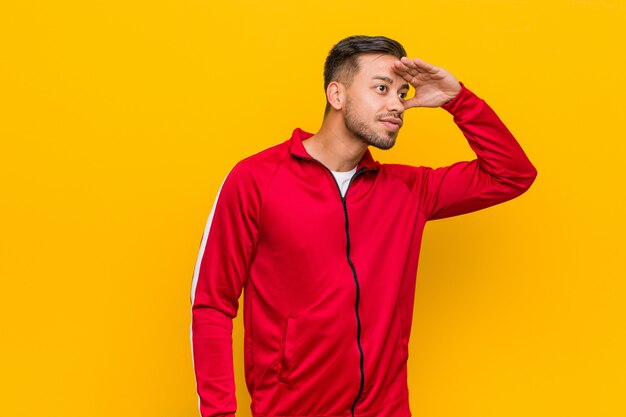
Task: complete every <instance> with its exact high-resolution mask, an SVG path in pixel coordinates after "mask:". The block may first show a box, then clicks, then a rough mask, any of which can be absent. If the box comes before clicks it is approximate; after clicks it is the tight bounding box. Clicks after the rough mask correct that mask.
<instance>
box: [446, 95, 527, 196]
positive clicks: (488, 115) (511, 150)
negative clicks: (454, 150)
mask: <svg viewBox="0 0 626 417" xmlns="http://www.w3.org/2000/svg"><path fill="white" fill-rule="evenodd" d="M442 108H444V109H445V110H447V111H448V112H450V114H452V115H453V116H454V121H455V123H456V124H457V126H458V127H459V129H461V131H462V132H463V135H464V136H465V138H466V139H467V140H468V142H469V145H470V147H471V148H472V150H473V151H474V152H475V153H476V156H477V162H478V164H479V166H480V168H481V169H482V170H483V171H484V172H485V173H487V174H488V175H489V176H490V177H492V179H493V180H494V181H496V182H499V183H501V184H502V185H503V186H504V187H508V188H511V192H514V191H519V192H520V193H521V192H523V191H525V190H526V189H528V187H530V185H531V184H532V183H533V181H534V179H535V177H536V175H537V170H536V169H535V167H534V166H533V165H532V163H531V162H530V160H529V159H528V157H527V156H526V154H525V153H524V151H523V150H522V147H521V146H520V145H519V143H518V142H517V140H516V139H515V137H514V136H513V135H512V134H511V132H510V131H509V129H508V128H507V127H506V126H505V125H504V123H503V122H502V121H501V120H500V118H499V117H498V116H497V115H496V113H495V112H494V111H493V109H492V108H491V107H490V106H489V105H488V104H487V103H485V101H484V100H482V99H481V98H479V97H477V96H476V95H475V94H474V93H473V92H471V91H470V90H468V89H467V88H466V87H465V86H463V89H462V90H461V92H460V93H459V94H458V95H457V97H455V98H454V99H453V100H451V101H450V102H448V103H446V104H444V105H443V106H442Z"/></svg>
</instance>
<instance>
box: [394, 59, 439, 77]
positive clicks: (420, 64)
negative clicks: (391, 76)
mask: <svg viewBox="0 0 626 417" xmlns="http://www.w3.org/2000/svg"><path fill="white" fill-rule="evenodd" d="M402 63H403V64H404V65H406V66H407V67H408V68H410V69H411V70H413V71H417V72H421V73H429V74H434V73H436V72H438V71H439V68H438V67H436V66H435V65H433V64H429V63H428V62H426V61H424V60H421V59H419V58H413V59H409V58H406V57H402Z"/></svg>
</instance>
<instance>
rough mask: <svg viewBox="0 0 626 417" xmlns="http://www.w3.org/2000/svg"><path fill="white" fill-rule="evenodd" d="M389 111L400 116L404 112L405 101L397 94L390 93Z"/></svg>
mask: <svg viewBox="0 0 626 417" xmlns="http://www.w3.org/2000/svg"><path fill="white" fill-rule="evenodd" d="M387 111H388V112H389V113H396V114H398V117H400V116H401V115H402V113H404V101H403V100H402V99H401V98H400V97H399V96H398V95H397V94H389V100H388V101H387Z"/></svg>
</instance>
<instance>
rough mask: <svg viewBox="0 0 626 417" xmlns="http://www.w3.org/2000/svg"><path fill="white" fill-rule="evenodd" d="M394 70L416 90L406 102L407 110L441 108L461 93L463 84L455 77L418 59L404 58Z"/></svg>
mask: <svg viewBox="0 0 626 417" xmlns="http://www.w3.org/2000/svg"><path fill="white" fill-rule="evenodd" d="M393 69H394V71H395V72H396V73H397V74H398V75H400V76H401V77H402V78H403V79H404V80H406V81H407V82H408V83H409V84H411V85H412V86H413V88H415V95H414V96H413V97H412V98H410V99H408V100H406V101H405V102H404V108H405V109H410V108H411V107H439V106H441V105H442V104H445V103H446V102H448V101H450V100H452V99H453V98H454V97H455V96H456V95H457V94H458V93H459V91H461V84H459V81H458V80H457V79H456V78H455V77H454V75H452V74H450V73H449V72H448V71H446V70H445V69H443V68H439V67H436V66H434V65H432V64H429V63H427V62H424V61H422V60H421V59H418V58H415V59H409V58H407V57H402V58H401V60H400V61H396V62H395V64H394V67H393Z"/></svg>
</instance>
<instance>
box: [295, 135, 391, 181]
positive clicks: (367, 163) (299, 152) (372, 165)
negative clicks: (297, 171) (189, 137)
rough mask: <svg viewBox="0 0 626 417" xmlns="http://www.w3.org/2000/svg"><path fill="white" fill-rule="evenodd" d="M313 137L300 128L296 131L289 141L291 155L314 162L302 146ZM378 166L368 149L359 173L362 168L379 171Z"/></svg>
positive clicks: (358, 167)
mask: <svg viewBox="0 0 626 417" xmlns="http://www.w3.org/2000/svg"><path fill="white" fill-rule="evenodd" d="M311 136H313V133H310V132H305V131H304V130H302V129H300V128H296V129H294V131H293V133H292V135H291V139H290V140H289V142H290V152H291V155H292V156H295V157H298V158H302V159H309V160H313V157H312V156H311V155H309V153H308V152H307V151H306V148H305V147H304V145H303V144H302V142H304V141H305V140H307V139H308V138H310V137H311ZM378 165H379V163H378V162H377V161H375V160H374V158H373V157H372V154H371V153H370V150H369V148H368V149H366V150H365V153H364V154H363V157H362V158H361V161H359V163H358V164H357V171H358V170H360V169H361V168H368V169H374V170H378Z"/></svg>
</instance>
